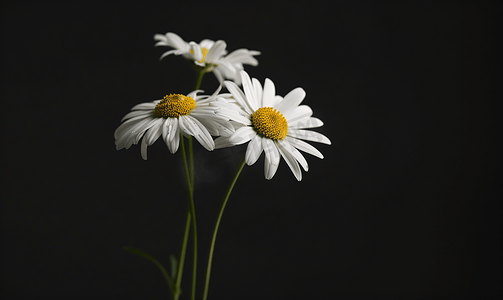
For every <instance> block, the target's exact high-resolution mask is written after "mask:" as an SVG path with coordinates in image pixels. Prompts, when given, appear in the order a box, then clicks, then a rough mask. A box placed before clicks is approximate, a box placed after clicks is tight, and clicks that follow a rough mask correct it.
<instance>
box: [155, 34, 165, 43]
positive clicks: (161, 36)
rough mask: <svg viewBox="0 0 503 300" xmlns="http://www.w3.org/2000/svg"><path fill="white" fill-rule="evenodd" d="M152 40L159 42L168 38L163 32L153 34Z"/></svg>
mask: <svg viewBox="0 0 503 300" xmlns="http://www.w3.org/2000/svg"><path fill="white" fill-rule="evenodd" d="M154 41H160V42H164V43H166V44H167V43H168V39H167V38H166V36H165V35H164V34H159V33H157V34H155V35H154Z"/></svg>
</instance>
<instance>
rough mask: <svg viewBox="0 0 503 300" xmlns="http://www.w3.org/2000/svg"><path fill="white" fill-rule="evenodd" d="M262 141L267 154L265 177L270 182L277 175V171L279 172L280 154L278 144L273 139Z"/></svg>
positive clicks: (263, 139)
mask: <svg viewBox="0 0 503 300" xmlns="http://www.w3.org/2000/svg"><path fill="white" fill-rule="evenodd" d="M261 139H262V147H263V148H264V152H265V162H264V175H265V178H266V179H267V180H270V179H271V178H272V177H273V176H274V174H276V170H278V166H279V161H280V154H279V151H278V148H277V146H276V144H275V143H274V142H273V141H272V140H271V139H268V138H261Z"/></svg>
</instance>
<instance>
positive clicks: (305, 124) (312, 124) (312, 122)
mask: <svg viewBox="0 0 503 300" xmlns="http://www.w3.org/2000/svg"><path fill="white" fill-rule="evenodd" d="M299 107H300V106H299ZM321 126H323V121H321V120H320V119H318V118H315V117H311V118H307V119H302V120H298V121H295V122H291V123H290V122H288V128H292V129H303V128H316V127H321Z"/></svg>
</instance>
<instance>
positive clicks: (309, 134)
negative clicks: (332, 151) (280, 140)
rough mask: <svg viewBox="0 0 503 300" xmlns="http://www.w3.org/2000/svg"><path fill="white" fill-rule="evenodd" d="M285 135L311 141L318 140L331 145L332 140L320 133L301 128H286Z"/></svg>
mask: <svg viewBox="0 0 503 300" xmlns="http://www.w3.org/2000/svg"><path fill="white" fill-rule="evenodd" d="M286 135H287V136H290V137H294V138H298V139H302V140H306V141H313V142H318V143H323V144H327V145H331V144H332V142H330V140H329V139H328V138H327V137H326V136H324V135H323V134H321V133H318V132H315V131H311V130H302V129H291V128H288V132H287V134H286Z"/></svg>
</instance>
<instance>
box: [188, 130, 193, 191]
mask: <svg viewBox="0 0 503 300" xmlns="http://www.w3.org/2000/svg"><path fill="white" fill-rule="evenodd" d="M188 140H189V144H188V148H189V174H190V183H191V184H192V194H194V155H193V152H192V137H191V136H189V138H188Z"/></svg>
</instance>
